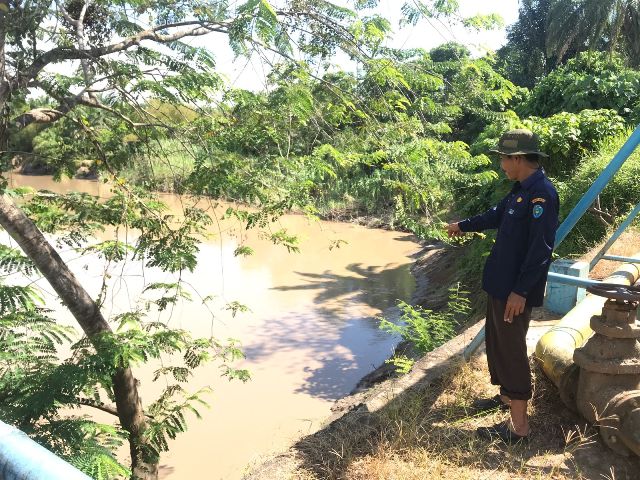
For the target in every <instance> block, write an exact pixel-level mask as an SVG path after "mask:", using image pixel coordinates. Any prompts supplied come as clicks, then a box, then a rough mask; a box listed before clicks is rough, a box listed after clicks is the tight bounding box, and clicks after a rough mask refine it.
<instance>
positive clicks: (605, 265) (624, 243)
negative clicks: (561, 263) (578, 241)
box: [580, 228, 640, 478]
mask: <svg viewBox="0 0 640 480" xmlns="http://www.w3.org/2000/svg"><path fill="white" fill-rule="evenodd" d="M602 245H604V243H602V244H600V245H598V246H597V247H594V248H592V249H591V250H589V252H587V253H586V254H585V255H583V256H582V257H580V260H583V261H586V262H588V261H591V260H592V259H593V257H595V255H596V253H598V251H599V250H600V248H602ZM639 251H640V230H638V229H637V228H630V229H629V230H627V231H626V232H624V233H623V234H622V235H620V238H619V239H618V240H617V241H616V243H614V244H613V245H612V247H611V248H610V249H609V251H608V252H607V254H609V255H620V256H623V257H630V256H631V255H634V254H636V253H638V252H639ZM620 265H621V263H619V262H612V261H610V260H600V261H599V262H598V263H597V265H596V266H595V267H594V269H593V270H592V271H591V273H590V275H589V276H590V277H591V278H596V279H599V280H601V279H603V278H605V277H608V276H609V275H611V274H612V273H613V272H615V271H616V269H617V268H618V267H619V266H620ZM638 478H640V475H638Z"/></svg>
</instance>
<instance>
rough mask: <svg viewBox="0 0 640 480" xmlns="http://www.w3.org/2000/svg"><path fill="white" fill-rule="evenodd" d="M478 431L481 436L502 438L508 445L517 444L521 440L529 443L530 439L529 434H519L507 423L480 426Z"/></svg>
mask: <svg viewBox="0 0 640 480" xmlns="http://www.w3.org/2000/svg"><path fill="white" fill-rule="evenodd" d="M476 431H477V433H478V436H479V437H480V438H484V439H486V440H496V439H498V440H502V441H503V442H504V443H506V444H507V445H515V444H517V443H520V442H522V443H527V442H528V441H529V435H518V434H517V433H515V432H513V431H512V430H511V429H510V428H509V426H508V425H507V424H506V423H497V424H495V425H493V426H491V427H480V428H478V429H477V430H476Z"/></svg>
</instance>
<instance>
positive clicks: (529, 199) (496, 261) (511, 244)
mask: <svg viewBox="0 0 640 480" xmlns="http://www.w3.org/2000/svg"><path fill="white" fill-rule="evenodd" d="M491 152H493V153H498V154H499V155H500V167H501V168H502V170H503V171H504V172H505V174H506V175H507V177H508V178H509V180H515V184H514V185H513V188H512V189H511V191H510V192H509V194H508V195H507V196H506V197H505V198H503V199H502V200H501V201H500V202H499V203H498V204H497V205H496V206H495V207H492V208H490V209H489V210H487V211H486V212H485V213H483V214H481V215H476V216H475V217H471V218H468V219H466V220H463V221H461V222H457V223H451V224H449V225H448V226H447V233H448V234H449V236H450V237H456V236H460V235H463V234H464V233H466V232H480V231H482V230H488V229H495V228H497V229H498V233H497V236H496V241H495V244H494V245H493V248H492V249H491V253H490V255H489V257H488V258H487V261H486V264H485V267H484V273H483V276H482V288H483V290H485V291H486V292H487V294H488V300H487V319H486V323H485V335H486V337H485V342H486V349H487V363H488V365H489V373H490V375H491V383H492V384H493V385H498V386H500V394H499V395H496V396H495V397H493V398H490V399H478V400H476V401H475V402H473V407H474V408H475V409H476V411H489V410H493V409H496V408H501V409H503V410H507V409H510V411H511V419H510V421H508V422H506V423H500V424H497V425H494V426H492V427H481V428H479V429H478V434H479V435H480V436H481V437H483V438H499V439H501V440H502V441H504V442H505V443H508V444H512V443H516V442H518V441H521V440H525V441H526V440H528V435H529V421H528V417H527V403H528V401H529V399H530V398H531V395H532V386H531V370H530V368H529V359H528V355H527V342H526V336H527V330H528V328H529V319H530V316H531V308H532V307H539V306H541V305H542V300H543V297H544V290H545V284H546V281H547V273H548V271H549V264H550V262H551V252H552V251H553V244H554V241H555V234H556V229H557V227H558V206H559V201H558V193H557V192H556V189H555V188H554V187H553V185H552V184H551V182H550V181H549V180H548V179H547V177H546V176H545V174H544V170H543V169H542V168H541V167H540V163H539V161H540V159H541V158H542V157H547V155H546V154H544V153H542V152H540V151H539V140H538V137H537V136H536V135H535V134H533V133H532V132H530V131H529V130H511V131H509V132H507V133H505V134H503V135H502V137H500V140H499V142H498V147H497V148H496V149H495V150H491Z"/></svg>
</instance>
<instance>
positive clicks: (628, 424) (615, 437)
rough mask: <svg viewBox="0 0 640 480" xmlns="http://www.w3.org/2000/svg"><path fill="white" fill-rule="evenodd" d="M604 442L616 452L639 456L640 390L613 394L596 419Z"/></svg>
mask: <svg viewBox="0 0 640 480" xmlns="http://www.w3.org/2000/svg"><path fill="white" fill-rule="evenodd" d="M598 426H599V427H600V435H601V436H602V439H603V440H604V442H605V443H606V444H607V445H608V446H609V447H610V448H611V449H613V450H615V451H616V452H618V453H620V454H622V455H629V453H630V452H633V453H635V454H636V455H639V456H640V430H638V427H640V390H627V391H624V392H621V393H619V394H618V395H615V396H614V397H613V398H612V399H611V400H610V401H609V403H608V404H607V406H606V407H605V409H604V411H603V412H602V417H601V418H600V419H599V421H598Z"/></svg>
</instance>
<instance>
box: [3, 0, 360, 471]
mask: <svg viewBox="0 0 640 480" xmlns="http://www.w3.org/2000/svg"><path fill="white" fill-rule="evenodd" d="M353 18H354V14H353V13H352V12H351V11H350V10H348V9H346V8H341V7H338V6H335V5H333V4H332V3H330V2H326V1H317V0H315V1H310V0H291V1H289V2H286V3H284V5H283V6H282V8H275V7H274V6H272V5H271V4H270V3H269V2H268V1H267V0H247V1H246V2H244V3H241V4H240V5H239V6H237V8H231V7H230V6H229V5H228V2H226V1H214V2H206V3H203V2H199V1H185V2H169V1H164V0H160V1H151V0H133V1H115V2H107V1H103V0H58V1H55V2H53V3H52V2H50V1H48V0H47V1H45V0H37V1H33V2H26V3H24V2H18V1H13V0H0V107H1V108H2V122H1V124H0V148H1V149H2V151H3V159H4V161H5V162H8V160H9V158H10V157H11V155H12V152H11V151H10V150H9V148H8V146H9V144H10V143H11V142H10V139H11V138H13V137H15V136H16V135H18V134H19V133H20V132H21V131H23V130H24V129H26V128H28V127H29V126H31V125H38V126H40V128H47V127H49V126H52V125H55V124H57V123H58V122H68V123H69V124H72V125H73V127H74V128H73V130H74V135H73V136H71V137H69V138H67V139H65V141H68V142H70V143H72V144H73V146H72V147H70V148H75V149H80V148H82V149H85V151H86V152H87V154H88V155H90V156H91V157H93V158H96V162H95V165H96V166H97V168H99V169H100V170H102V171H103V172H105V174H106V175H108V176H110V177H111V178H113V179H114V180H115V181H116V182H115V183H116V185H118V184H119V181H118V176H117V175H118V172H119V170H120V169H121V168H122V167H123V166H124V165H125V164H126V162H127V160H128V159H129V158H131V155H132V154H134V153H136V152H140V151H141V150H144V146H145V145H150V144H152V143H153V142H154V141H155V140H157V139H158V138H160V137H163V136H167V135H175V134H176V132H175V131H174V130H172V127H171V126H170V125H167V123H165V122H163V121H162V119H160V118H158V116H156V115H154V114H153V113H152V112H151V111H149V110H147V109H146V108H145V103H146V101H147V100H148V99H151V98H154V99H158V100H160V101H164V102H168V103H173V104H184V103H191V104H193V105H194V106H195V107H194V108H199V106H201V105H202V104H206V103H211V102H212V101H214V100H215V95H216V93H217V91H218V90H219V89H220V87H221V85H222V82H221V80H220V78H219V77H218V75H217V74H216V73H215V71H214V58H213V57H212V55H211V54H210V53H209V52H208V51H206V50H205V49H202V48H198V47H192V46H190V45H189V44H187V43H184V42H183V41H182V40H183V39H187V38H192V37H198V36H202V35H207V34H211V33H217V34H222V35H226V36H227V37H228V40H229V42H230V44H231V46H232V48H233V49H234V50H235V51H236V53H238V54H241V53H246V54H251V53H252V52H258V54H259V53H260V52H264V51H266V50H270V51H275V52H278V53H279V54H281V55H283V56H285V57H289V56H291V55H292V53H293V51H294V48H293V47H292V45H293V41H292V39H294V38H295V45H296V47H295V49H297V51H299V52H301V53H302V54H305V55H308V56H315V57H325V56H327V55H329V54H330V53H331V52H332V51H333V50H334V49H335V48H337V47H340V48H342V49H344V50H345V51H347V52H348V53H349V54H351V55H353V56H356V55H359V54H360V48H361V47H360V45H359V44H358V43H357V42H355V41H354V40H353V36H352V35H351V33H350V31H349V22H350V21H352V19H353ZM59 66H64V69H60V68H59ZM53 67H58V68H57V69H54V68H53ZM34 92H44V93H45V94H46V95H47V96H48V98H49V99H50V100H51V102H53V103H52V104H51V105H50V106H38V107H36V108H30V107H29V106H28V102H25V99H26V98H28V97H29V96H30V95H32V94H33V93H34ZM95 110H99V111H101V112H102V115H101V117H102V118H101V124H100V125H98V124H97V123H96V122H95V121H94V120H95V118H92V116H91V113H90V112H91V111H95ZM132 132H133V134H132ZM62 160H63V161H64V160H65V159H64V158H63V159H62ZM4 186H6V181H5V182H4ZM122 187H123V190H124V191H125V192H128V194H131V190H130V189H127V188H126V186H124V185H123V186H122ZM131 198H134V199H137V205H138V207H139V208H140V209H142V211H143V212H144V213H143V214H142V215H140V216H137V217H128V216H127V215H128V210H127V208H129V207H127V206H126V202H123V203H121V204H120V205H118V204H117V203H115V204H111V206H112V207H113V208H114V209H115V211H110V212H109V211H102V213H103V214H104V215H106V217H105V216H101V217H98V218H102V220H103V221H104V222H106V223H113V224H121V223H124V222H130V220H131V218H138V220H137V221H138V222H139V223H138V227H137V228H140V229H141V231H142V235H141V237H140V239H139V240H138V243H137V245H136V248H135V251H136V254H137V255H139V256H140V257H141V258H145V259H147V261H148V262H149V264H153V265H157V266H161V267H163V268H166V269H168V270H169V271H179V270H180V269H183V268H193V262H194V261H195V252H196V251H197V241H196V239H195V238H196V237H197V235H198V232H199V228H200V225H201V224H202V222H203V221H205V220H204V219H203V218H202V215H201V212H198V211H197V210H195V209H194V210H192V211H191V212H190V215H191V217H189V216H187V220H186V221H185V223H184V224H183V225H182V226H181V227H179V228H175V227H172V226H171V225H170V222H169V221H168V220H167V219H166V218H165V217H163V216H162V215H160V214H158V212H157V211H155V212H154V209H153V208H150V207H149V206H148V205H149V200H148V199H146V200H145V199H142V197H141V196H140V195H132V196H131ZM56 201H58V202H61V203H62V204H63V205H64V208H60V209H59V210H60V211H62V212H64V213H63V215H65V214H69V213H70V212H73V213H74V214H77V215H80V217H83V216H84V218H91V216H88V217H87V215H90V214H89V212H91V211H93V213H95V212H97V211H101V209H102V207H98V206H97V204H96V203H95V201H92V200H90V199H87V198H84V197H82V198H81V199H78V198H75V197H74V198H71V199H69V198H66V197H60V198H57V199H56ZM40 207H42V208H44V207H43V206H42V205H40ZM92 209H93V210H92ZM37 212H38V210H37V209H35V210H31V211H26V212H25V210H24V209H23V208H21V207H19V206H18V205H17V204H16V203H15V202H14V201H13V199H12V198H11V196H10V195H8V194H7V193H4V194H3V195H2V196H1V197H0V225H2V227H3V228H4V229H5V230H6V231H7V232H8V233H9V234H10V235H11V236H12V237H13V238H14V239H15V241H16V242H17V243H18V245H19V246H20V248H21V249H22V251H23V252H24V253H25V254H26V255H27V257H28V258H29V260H30V261H31V262H32V263H33V265H34V268H36V269H37V270H38V271H39V272H41V274H42V275H44V277H45V278H46V279H47V280H48V281H49V283H50V284H51V285H52V287H53V288H54V290H55V291H56V293H57V294H58V296H59V297H60V299H61V300H62V302H63V303H64V304H65V305H66V306H67V307H68V308H69V310H70V311H71V312H72V313H73V315H74V317H75V318H76V320H77V321H78V324H79V325H80V327H81V328H82V330H83V332H84V334H85V335H86V337H87V339H88V341H89V342H90V344H91V347H92V348H93V349H94V350H95V351H96V352H97V354H98V355H101V356H102V357H105V358H114V360H113V363H112V367H113V368H112V370H109V371H111V375H110V377H109V378H108V379H103V380H104V381H105V382H106V383H105V384H104V385H105V386H106V388H107V389H108V390H110V392H109V395H110V396H111V397H112V398H113V399H114V401H115V405H116V413H117V416H118V418H119V421H120V424H121V426H122V428H123V429H125V430H126V431H127V433H128V441H129V445H130V452H131V462H132V464H131V470H132V476H133V477H134V478H141V479H153V478H157V464H158V458H159V449H158V445H157V443H156V444H154V441H153V431H152V430H153V429H152V428H151V427H150V423H149V419H148V417H147V416H146V413H145V410H144V408H143V405H142V402H141V400H140V398H139V395H138V391H137V386H136V380H135V378H134V375H133V372H132V370H131V362H129V361H122V359H121V358H120V356H119V355H118V354H116V355H115V357H114V355H113V353H114V351H116V352H117V351H118V348H119V346H120V345H119V343H118V341H117V339H118V337H117V336H115V335H114V332H113V331H112V328H111V326H110V324H109V322H108V319H106V318H105V317H104V316H103V314H102V311H101V308H100V302H99V301H96V299H93V298H91V296H90V295H89V294H88V293H87V291H86V290H85V289H84V288H83V286H82V285H81V284H80V283H79V281H78V280H77V278H76V277H75V276H74V275H73V273H72V272H71V271H70V270H69V268H68V266H67V265H66V264H65V262H64V261H63V260H62V259H61V257H60V256H59V255H58V253H57V252H56V250H55V249H54V248H53V247H52V245H51V244H50V243H49V242H48V241H47V240H46V238H45V237H44V235H43V234H42V231H41V229H39V228H38V226H37V225H36V223H38V220H37V218H36V217H37V216H38V215H37ZM27 213H29V215H27ZM30 217H31V218H30ZM76 218H78V217H76ZM34 220H36V222H35V223H34ZM60 220H61V218H58V219H57V220H56V221H60ZM85 221H86V220H85ZM42 226H43V223H42V222H41V223H40V227H41V228H42ZM50 226H51V225H50ZM185 226H187V228H186V230H185V229H184V227H185ZM29 311H30V312H32V309H31V310H29ZM30 314H31V313H30ZM165 336H169V335H165ZM169 337H170V336H169ZM130 340H131V339H130ZM176 341H177V340H176ZM167 345H168V344H167ZM175 345H177V344H175ZM175 345H174V346H175ZM210 346H211V347H213V348H216V347H215V346H213V345H210ZM156 347H157V346H156ZM172 348H173V347H172ZM181 348H187V349H188V348H189V347H187V346H183V347H181ZM114 349H115V350H114ZM177 422H178V423H177V424H175V423H174V424H175V428H174V430H173V434H175V433H176V432H178V431H180V429H181V428H183V425H181V424H180V422H179V421H177Z"/></svg>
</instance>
